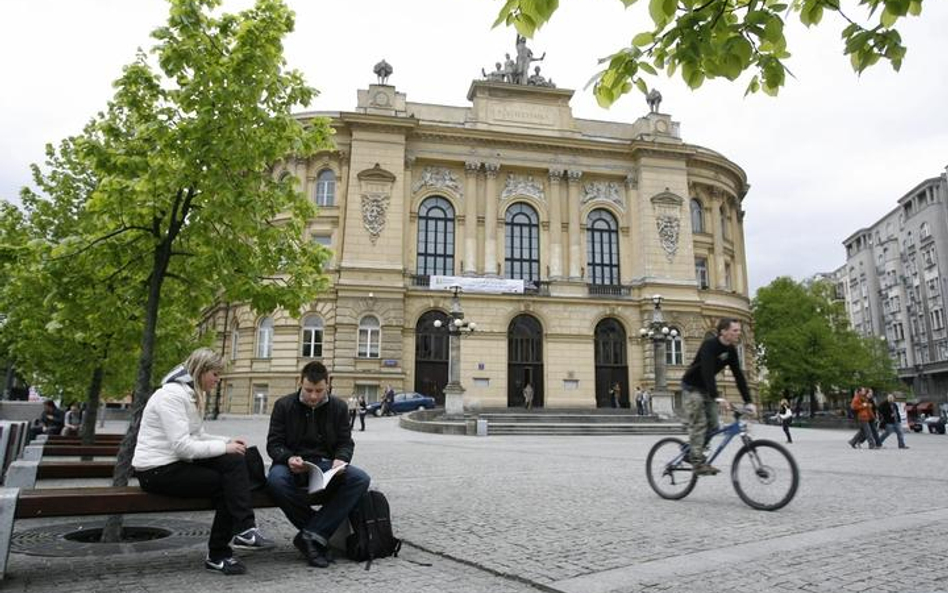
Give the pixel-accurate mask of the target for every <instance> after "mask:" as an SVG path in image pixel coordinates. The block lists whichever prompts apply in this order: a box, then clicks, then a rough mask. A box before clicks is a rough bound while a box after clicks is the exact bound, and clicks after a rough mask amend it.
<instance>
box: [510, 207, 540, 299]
mask: <svg viewBox="0 0 948 593" xmlns="http://www.w3.org/2000/svg"><path fill="white" fill-rule="evenodd" d="M504 219H505V225H504V274H505V276H506V277H507V278H512V279H515V280H526V281H528V282H537V281H539V280H540V218H539V216H537V211H536V210H534V209H533V207H532V206H530V205H529V204H527V203H524V202H517V203H516V204H513V205H511V206H510V208H507V212H506V214H505V215H504Z"/></svg>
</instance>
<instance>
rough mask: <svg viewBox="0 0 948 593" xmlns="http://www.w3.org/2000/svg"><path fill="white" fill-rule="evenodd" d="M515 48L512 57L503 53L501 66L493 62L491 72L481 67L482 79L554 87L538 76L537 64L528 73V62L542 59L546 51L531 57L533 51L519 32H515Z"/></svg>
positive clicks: (551, 83)
mask: <svg viewBox="0 0 948 593" xmlns="http://www.w3.org/2000/svg"><path fill="white" fill-rule="evenodd" d="M516 50H517V55H516V56H515V57H514V58H511V57H510V54H509V53H507V54H504V63H503V67H502V68H501V64H500V62H497V63H496V64H495V66H496V69H495V70H494V71H493V72H487V71H486V70H485V69H484V68H481V74H482V75H483V76H484V79H485V80H488V81H490V82H506V83H508V84H522V85H533V86H545V87H555V85H554V84H553V82H552V81H550V80H547V79H546V78H544V77H543V76H540V67H539V66H537V67H536V68H534V72H535V73H534V74H532V75H531V74H530V64H532V63H533V62H540V61H542V60H543V58H545V57H546V52H543V55H542V56H540V57H539V58H535V57H533V51H532V50H531V49H530V48H529V47H527V38H526V37H523V36H522V35H520V34H519V33H518V34H517V43H516Z"/></svg>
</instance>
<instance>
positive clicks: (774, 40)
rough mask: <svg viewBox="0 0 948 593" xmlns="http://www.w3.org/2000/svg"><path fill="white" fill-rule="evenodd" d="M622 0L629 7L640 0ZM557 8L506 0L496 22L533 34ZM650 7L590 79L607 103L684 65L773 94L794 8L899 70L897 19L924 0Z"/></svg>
mask: <svg viewBox="0 0 948 593" xmlns="http://www.w3.org/2000/svg"><path fill="white" fill-rule="evenodd" d="M619 1H620V2H622V4H623V5H624V6H625V7H626V8H628V7H630V6H632V5H633V4H635V3H636V0H619ZM557 8H559V0H507V1H506V3H505V4H504V6H503V8H502V9H501V10H500V14H499V16H498V17H497V20H496V22H495V23H494V26H495V27H496V26H498V25H500V24H501V23H505V24H506V25H508V26H509V25H513V26H514V27H515V28H516V29H517V31H518V32H519V33H520V34H521V35H524V36H525V37H532V36H533V33H534V32H535V31H536V30H537V29H539V28H540V27H542V26H543V25H544V24H545V23H546V22H547V21H549V20H550V18H551V17H552V16H553V14H554V13H555V12H556V10H557ZM648 12H649V16H650V17H651V20H652V24H653V26H652V27H651V28H647V27H643V28H642V30H641V31H638V32H635V33H633V34H632V35H630V38H631V39H632V43H631V44H630V45H629V46H628V47H624V48H622V49H620V50H618V51H617V52H615V53H614V54H613V55H611V56H608V57H606V58H603V59H602V60H600V64H603V63H605V64H606V67H605V69H604V70H602V71H601V72H599V73H598V74H596V76H595V77H594V78H593V79H592V80H591V81H590V82H593V81H595V86H594V89H593V92H594V94H595V96H596V99H597V100H598V101H599V104H600V105H602V106H603V107H608V106H609V105H611V104H612V103H613V102H615V101H616V99H618V98H619V97H621V96H622V95H624V94H625V93H627V92H629V91H630V90H632V88H633V86H635V87H638V88H639V90H641V91H642V92H643V93H646V92H648V85H647V84H646V82H645V79H644V78H643V75H645V74H649V75H656V74H657V72H658V70H663V69H664V70H665V71H666V73H667V75H668V76H669V77H671V76H673V75H674V73H675V72H676V71H678V70H680V71H681V77H682V79H684V81H685V83H686V84H687V85H688V86H689V87H691V88H692V89H696V88H698V87H700V86H701V84H702V83H703V82H704V81H705V79H710V78H719V77H724V78H726V79H728V80H731V81H733V80H736V79H737V78H738V77H740V75H741V74H743V73H744V72H746V71H748V70H750V71H752V72H753V73H754V74H753V76H752V78H751V80H750V82H749V83H748V85H747V93H755V92H757V91H759V90H762V91H764V92H765V93H767V94H769V95H776V94H777V92H778V91H779V90H780V87H782V86H783V84H784V81H785V80H786V76H787V74H788V73H789V70H788V69H787V67H786V65H785V64H784V61H785V60H786V59H787V58H789V57H790V52H789V51H788V48H787V39H786V37H785V36H784V22H785V21H784V19H785V18H788V17H791V16H796V17H797V18H799V19H800V21H801V22H802V23H803V24H804V25H806V26H807V27H812V26H816V25H819V24H821V22H822V19H823V16H824V13H827V12H828V13H831V14H833V15H834V16H836V17H838V19H839V22H840V23H841V24H842V27H843V28H842V31H841V36H842V39H843V51H844V53H845V55H848V56H849V59H850V63H851V64H852V67H853V69H854V70H855V71H856V72H857V73H861V72H862V71H863V70H865V69H866V68H868V67H869V66H872V65H873V64H876V63H877V62H879V60H880V59H881V60H886V61H888V62H889V63H890V64H891V66H892V68H894V69H895V70H896V71H897V70H899V68H901V65H902V59H903V58H904V57H905V52H906V49H905V46H904V45H903V44H902V37H901V35H900V34H899V31H898V29H897V28H896V27H895V25H896V24H897V22H898V20H899V19H900V18H902V17H905V16H907V15H912V16H918V15H919V14H921V12H922V0H859V3H858V5H857V6H856V7H854V10H853V12H849V10H848V9H847V10H846V11H844V10H843V8H842V6H841V3H840V2H839V0H682V1H681V2H678V1H676V0H649V1H648ZM854 13H859V14H860V16H862V18H861V19H860V17H857V16H855V14H854ZM859 20H862V22H861V23H860V22H857V21H859Z"/></svg>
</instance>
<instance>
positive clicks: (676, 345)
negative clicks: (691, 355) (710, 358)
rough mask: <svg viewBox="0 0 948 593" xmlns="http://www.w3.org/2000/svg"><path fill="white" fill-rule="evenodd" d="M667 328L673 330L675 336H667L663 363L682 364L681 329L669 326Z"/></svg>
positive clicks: (683, 355)
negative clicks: (675, 333)
mask: <svg viewBox="0 0 948 593" xmlns="http://www.w3.org/2000/svg"><path fill="white" fill-rule="evenodd" d="M669 329H670V330H671V329H673V330H675V331H676V332H678V333H677V335H676V336H675V337H671V336H669V338H668V339H667V340H666V341H665V364H678V365H681V364H684V357H685V354H684V351H682V341H681V330H680V329H678V328H677V327H672V326H669Z"/></svg>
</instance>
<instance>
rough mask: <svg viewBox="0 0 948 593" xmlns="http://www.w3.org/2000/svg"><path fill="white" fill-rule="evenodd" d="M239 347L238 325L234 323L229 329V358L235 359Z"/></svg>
mask: <svg viewBox="0 0 948 593" xmlns="http://www.w3.org/2000/svg"><path fill="white" fill-rule="evenodd" d="M239 348H240V327H239V326H238V325H237V324H236V323H235V324H234V326H233V327H232V328H231V330H230V359H231V360H237V351H238V349H239Z"/></svg>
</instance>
